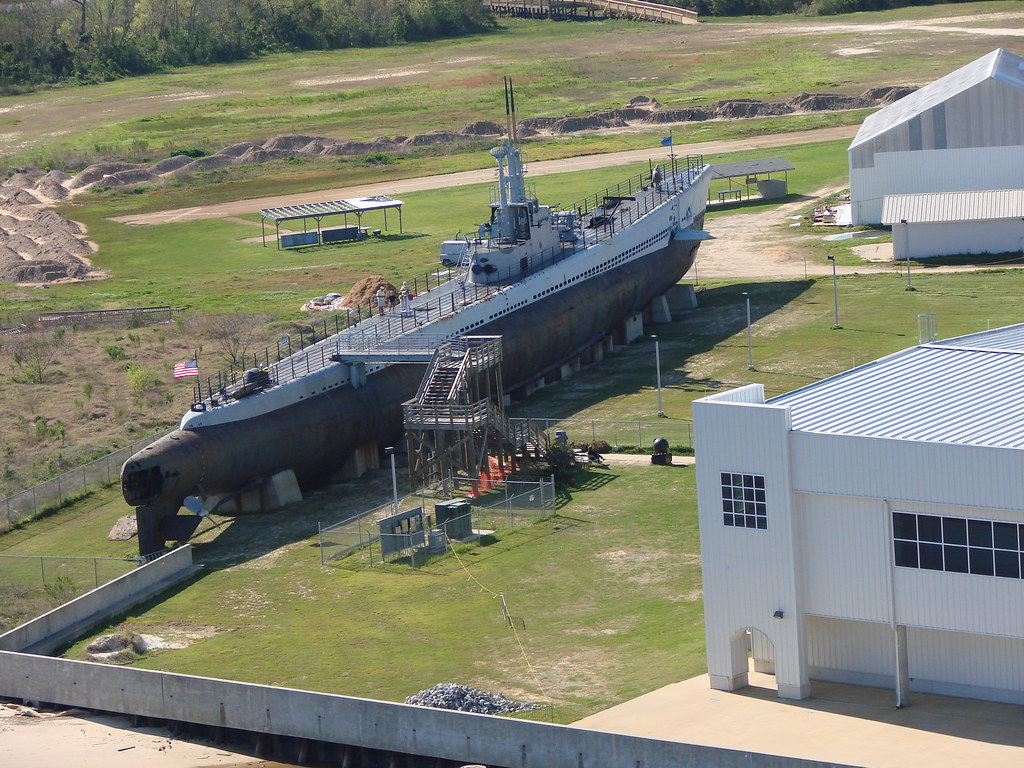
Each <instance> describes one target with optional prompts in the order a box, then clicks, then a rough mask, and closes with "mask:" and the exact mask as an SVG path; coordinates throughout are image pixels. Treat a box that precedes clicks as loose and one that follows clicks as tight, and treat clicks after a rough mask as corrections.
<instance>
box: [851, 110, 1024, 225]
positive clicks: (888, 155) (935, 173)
mask: <svg viewBox="0 0 1024 768" xmlns="http://www.w3.org/2000/svg"><path fill="white" fill-rule="evenodd" d="M1019 119H1020V118H1019V117H1018V120H1019ZM851 155H852V151H851ZM1022 178H1024V145H1014V146H1003V147H969V148H963V149H922V150H917V151H910V150H905V149H901V150H898V151H887V152H878V153H877V154H875V155H874V164H873V166H871V167H862V168H858V167H854V166H853V164H852V161H851V167H850V198H851V204H852V215H853V223H854V224H879V223H881V221H882V198H883V197H885V196H886V195H898V194H909V193H916V192H959V191H975V190H984V189H1018V188H1020V186H1021V179H1022Z"/></svg>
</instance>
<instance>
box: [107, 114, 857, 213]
mask: <svg viewBox="0 0 1024 768" xmlns="http://www.w3.org/2000/svg"><path fill="white" fill-rule="evenodd" d="M857 128H858V126H855V125H843V126H839V127H835V128H819V129H817V130H813V131H797V132H794V133H778V134H772V135H770V136H752V137H750V138H746V139H726V140H723V141H705V142H701V143H699V144H687V145H685V146H680V147H677V149H678V151H679V152H680V153H681V154H682V153H685V154H702V155H712V154H721V153H724V152H741V151H744V150H752V149H771V148H774V147H785V146H790V145H792V144H810V143H813V142H817V141H835V140H839V139H852V138H853V136H854V134H856V132H857ZM661 151H664V150H661V149H655V148H649V149H633V150H630V151H628V152H614V153H611V154H606V155H585V156H583V157H570V158H566V159H564V160H543V161H540V162H535V163H530V175H531V176H547V175H549V174H554V173H567V172H569V171H586V170H592V169H595V168H608V167H611V166H615V165H629V164H630V163H639V162H643V161H644V160H647V159H649V158H651V157H652V155H653V154H654V153H655V152H661ZM493 180H494V169H493V168H484V169H482V170H477V171H461V172H459V173H446V174H442V175H439V176H422V177H420V178H416V179H401V180H399V181H388V182H384V183H381V184H362V185H360V186H356V187H341V188H338V189H321V190H317V191H314V192H302V193H299V194H294V195H279V196H277V197H260V198H254V199H250V200H238V201H236V202H231V203H218V204H216V205H207V206H202V207H198V208H179V209H176V210H170V211H157V212H155V213H142V214H138V215H132V216H118V217H117V218H115V219H114V221H118V222H121V223H123V224H135V225H143V224H167V223H170V222H177V221H197V220H199V219H219V218H224V217H226V216H239V215H242V214H247V213H257V212H258V211H260V210H261V209H263V208H276V207H280V206H285V205H302V204H305V203H318V202H323V201H325V200H341V199H344V198H351V197H363V196H368V195H392V196H398V195H403V194H405V193H408V192H420V191H422V190H427V189H445V188H448V187H462V186H467V185H469V184H484V183H487V182H491V181H493Z"/></svg>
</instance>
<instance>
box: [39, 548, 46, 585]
mask: <svg viewBox="0 0 1024 768" xmlns="http://www.w3.org/2000/svg"><path fill="white" fill-rule="evenodd" d="M39 578H40V579H42V581H43V586H44V587H45V586H46V566H45V565H43V557H42V555H40V556H39Z"/></svg>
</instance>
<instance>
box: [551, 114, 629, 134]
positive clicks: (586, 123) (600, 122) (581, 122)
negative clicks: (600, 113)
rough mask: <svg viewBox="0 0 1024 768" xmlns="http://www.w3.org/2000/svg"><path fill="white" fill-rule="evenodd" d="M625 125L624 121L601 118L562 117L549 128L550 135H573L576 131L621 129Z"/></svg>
mask: <svg viewBox="0 0 1024 768" xmlns="http://www.w3.org/2000/svg"><path fill="white" fill-rule="evenodd" d="M625 125H626V122H625V120H621V119H619V118H614V119H611V120H608V119H605V118H601V117H563V118H562V119H561V120H559V121H558V122H557V123H555V124H554V125H552V126H551V129H550V130H551V132H552V133H556V134H557V133H575V132H577V131H593V130H597V129H598V128H622V127H624V126H625Z"/></svg>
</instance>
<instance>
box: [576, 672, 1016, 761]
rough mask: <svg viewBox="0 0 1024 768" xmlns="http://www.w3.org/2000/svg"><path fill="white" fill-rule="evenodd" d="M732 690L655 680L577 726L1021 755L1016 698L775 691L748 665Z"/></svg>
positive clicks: (819, 745) (840, 748) (866, 757)
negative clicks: (906, 698)
mask: <svg viewBox="0 0 1024 768" xmlns="http://www.w3.org/2000/svg"><path fill="white" fill-rule="evenodd" d="M750 682H751V685H750V687H748V688H745V689H743V690H741V691H736V692H733V693H725V692H722V691H714V690H711V688H710V687H709V685H708V678H707V676H706V675H702V676H700V677H695V678H693V679H691V680H685V681H683V682H681V683H675V684H674V685H669V686H666V687H664V688H661V689H659V690H657V691H653V692H652V693H649V694H646V695H645V696H640V697H639V698H636V699H633V700H632V701H627V702H626V703H624V704H620V705H618V706H616V707H612V708H611V709H608V710H605V711H604V712H599V713H598V714H596V715H591V716H590V717H587V718H584V719H583V720H580V721H579V722H577V723H574V725H576V726H577V727H580V728H588V729H593V730H603V731H611V732H614V733H624V734H630V735H635V736H647V737H652V738H657V739H666V740H669V741H685V742H690V743H694V744H706V745H709V746H716V747H726V748H729V749H738V750H744V751H751V752H762V753H768V754H775V755H786V756H791V757H799V758H805V759H811V760H822V761H830V762H835V763H840V764H846V765H855V766H867V767H870V768H913V767H914V766H927V768H972V767H973V766H985V767H986V768H1002V767H1003V766H1005V767H1006V768H1010V766H1013V767H1014V768H1017V767H1018V766H1021V765H1024V727H1022V725H1024V707H1022V706H1015V705H1010V704H993V703H989V702H981V701H973V700H970V699H958V698H953V697H948V696H931V695H925V694H920V693H917V694H911V705H910V706H909V707H907V708H905V709H896V708H895V706H894V704H895V693H894V692H893V691H890V690H885V689H881V688H867V687H862V686H853V685H840V684H838V683H823V682H815V683H813V684H812V698H810V699H807V700H804V701H788V700H784V699H779V698H777V697H776V695H775V678H774V677H772V676H770V675H764V674H758V673H755V672H751V673H750Z"/></svg>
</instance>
